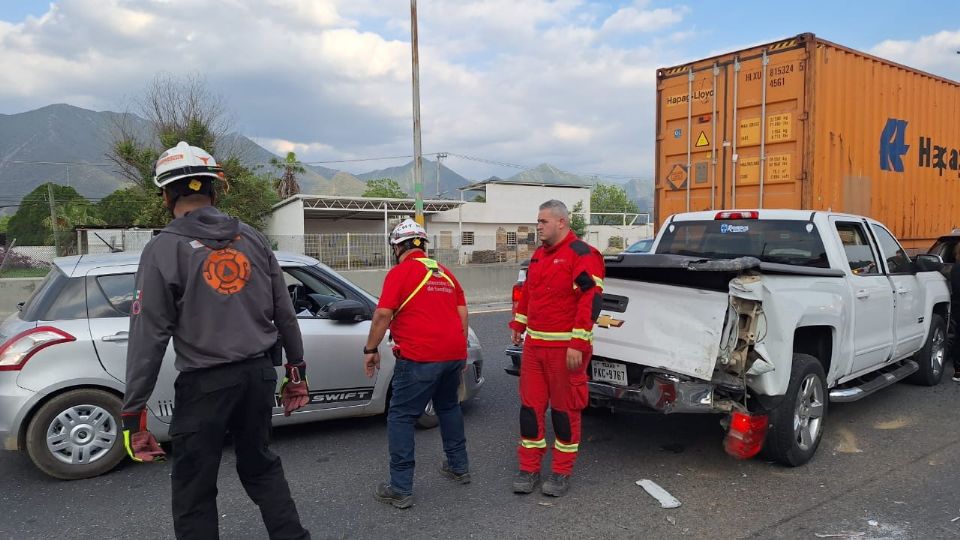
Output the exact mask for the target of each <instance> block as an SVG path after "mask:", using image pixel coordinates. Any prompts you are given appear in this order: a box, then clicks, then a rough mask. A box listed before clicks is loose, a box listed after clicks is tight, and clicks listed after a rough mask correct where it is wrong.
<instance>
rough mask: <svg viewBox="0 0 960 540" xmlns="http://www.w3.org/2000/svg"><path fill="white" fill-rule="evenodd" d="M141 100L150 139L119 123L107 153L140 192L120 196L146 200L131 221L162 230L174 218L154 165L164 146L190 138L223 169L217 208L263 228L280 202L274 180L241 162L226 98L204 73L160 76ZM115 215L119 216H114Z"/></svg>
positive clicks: (140, 108)
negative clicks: (215, 90) (208, 83)
mask: <svg viewBox="0 0 960 540" xmlns="http://www.w3.org/2000/svg"><path fill="white" fill-rule="evenodd" d="M137 104H138V106H139V113H140V116H142V117H143V118H146V119H147V120H148V121H149V122H150V125H151V128H152V133H151V135H150V137H149V138H148V140H143V139H142V137H141V136H139V135H138V134H137V133H136V132H135V130H134V129H133V128H132V127H130V126H129V125H128V124H124V123H123V121H121V122H119V123H118V125H117V130H116V133H115V135H114V140H113V144H112V148H111V151H110V153H109V156H108V157H109V158H110V159H111V160H112V161H113V162H114V163H116V164H117V167H118V168H119V172H120V173H121V174H122V175H123V176H125V177H126V178H128V179H129V180H131V181H132V182H134V183H135V184H136V185H137V186H138V187H139V189H140V191H141V193H128V194H124V195H118V196H117V198H118V199H121V200H126V199H129V200H134V201H138V202H139V203H141V204H142V206H140V207H139V208H140V209H141V210H140V212H139V213H138V214H137V216H136V217H135V218H134V221H133V225H136V226H139V227H153V228H160V227H164V226H165V225H166V224H167V223H169V222H170V219H171V218H172V215H171V213H170V211H169V210H168V209H166V208H165V207H164V206H163V199H162V198H161V197H157V196H156V192H157V187H156V186H155V185H154V183H153V174H154V164H155V163H156V161H157V158H158V157H159V156H160V153H161V152H163V150H165V149H167V148H172V147H174V146H176V145H177V143H179V142H180V141H186V142H187V143H188V144H190V145H192V146H197V147H200V148H203V149H204V150H206V151H207V152H209V153H210V154H211V155H212V156H213V157H214V159H216V160H217V163H219V164H220V165H221V166H222V167H223V171H224V177H225V178H224V179H223V180H221V181H217V182H216V185H217V192H218V197H217V206H219V207H220V209H221V210H223V211H224V212H225V213H227V214H230V215H234V216H236V217H239V218H240V219H242V220H243V221H245V222H247V223H249V224H250V225H251V226H254V227H256V228H262V226H263V224H264V218H265V214H266V213H267V212H269V210H270V208H271V207H272V206H273V205H274V204H276V202H277V196H276V193H274V191H273V188H272V179H271V178H269V177H268V176H266V175H264V176H260V175H257V174H256V173H255V172H254V171H251V170H250V169H249V168H247V167H244V166H243V165H241V162H240V159H239V157H238V156H237V152H236V151H235V150H236V149H235V148H231V147H230V143H231V141H235V140H236V139H235V138H230V137H227V134H228V133H229V132H230V130H231V125H230V122H229V115H228V114H227V111H226V109H225V107H224V105H223V100H222V98H220V97H219V96H216V95H213V94H211V93H210V91H209V90H208V89H207V86H206V82H205V81H204V80H203V78H202V77H200V76H198V75H191V76H186V77H174V76H169V75H161V76H158V77H157V78H156V79H154V81H153V83H152V85H150V86H149V87H148V88H147V89H146V91H145V93H144V96H143V97H142V98H141V99H140V100H139V101H138V102H137ZM122 118H128V117H126V116H124V117H122ZM114 215H118V214H117V213H112V214H111V216H114Z"/></svg>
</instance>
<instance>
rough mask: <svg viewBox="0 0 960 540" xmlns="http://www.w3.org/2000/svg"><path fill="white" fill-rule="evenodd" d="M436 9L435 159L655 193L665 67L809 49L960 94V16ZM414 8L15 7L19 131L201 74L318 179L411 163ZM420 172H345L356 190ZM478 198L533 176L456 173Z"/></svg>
mask: <svg viewBox="0 0 960 540" xmlns="http://www.w3.org/2000/svg"><path fill="white" fill-rule="evenodd" d="M773 5H774V3H773V2H759V1H719V0H717V1H707V0H704V1H687V2H679V3H675V2H667V1H659V0H624V1H591V0H556V1H547V0H476V1H474V0H419V2H418V7H419V31H420V40H419V41H420V57H421V67H420V79H421V111H422V117H423V151H424V153H431V152H438V151H445V152H451V153H456V154H461V155H465V156H473V157H477V158H481V159H485V160H490V161H496V162H504V163H511V164H520V165H526V166H535V165H537V164H539V163H544V162H548V163H551V164H553V165H556V166H558V167H560V168H562V169H564V170H568V171H571V172H576V173H591V174H599V175H616V176H636V177H641V178H648V177H650V176H652V174H653V161H652V155H653V122H654V86H655V72H656V68H658V67H664V66H672V65H677V64H680V63H683V62H684V61H687V60H693V59H696V58H699V57H704V56H708V55H711V54H718V53H721V52H728V51H731V50H734V49H737V48H742V47H745V46H749V45H753V44H758V43H763V42H767V41H773V40H777V39H780V38H784V37H787V36H791V35H795V34H798V33H801V32H814V33H816V34H818V35H820V36H821V37H823V38H825V39H828V40H831V41H835V42H838V43H841V44H843V45H847V46H850V47H853V48H856V49H860V50H864V51H868V52H872V53H875V54H878V55H880V56H883V57H886V58H890V59H892V60H896V61H899V62H902V63H905V64H908V65H910V66H914V67H918V68H921V69H924V70H927V71H930V72H933V73H935V74H938V75H942V76H945V77H950V78H952V79H954V80H960V54H957V51H958V50H960V3H958V2H957V0H936V1H923V2H918V1H913V2H907V1H904V2H893V1H879V0H877V1H870V2H861V1H852V0H851V1H847V0H831V1H820V0H806V1H804V2H783V3H781V4H780V5H777V6H776V7H769V6H773ZM409 8H410V6H409V2H408V1H406V0H59V1H56V2H40V1H33V0H3V1H2V2H0V113H5V114H12V113H18V112H23V111H27V110H31V109H35V108H38V107H42V106H44V105H48V104H51V103H70V104H72V105H77V106H81V107H86V108H90V109H94V110H114V111H119V110H128V109H130V106H129V104H130V103H131V101H132V99H133V98H135V97H137V96H138V95H140V94H142V92H143V90H144V88H145V87H146V86H147V85H148V84H149V82H150V81H151V80H152V79H153V77H154V76H155V75H156V74H157V73H158V72H165V73H169V74H173V75H186V74H195V73H200V74H202V75H203V76H205V77H206V80H207V83H208V85H209V86H210V88H211V89H212V90H213V91H214V92H216V93H218V94H220V95H222V96H223V98H225V100H226V102H227V104H228V106H229V108H230V110H231V111H232V113H233V116H234V118H235V125H236V127H237V128H238V130H239V131H240V132H242V133H243V134H245V135H247V136H249V137H251V138H253V139H255V140H256V141H258V142H259V143H260V144H262V145H263V146H265V147H267V148H268V149H270V150H272V151H274V152H278V153H279V152H285V151H288V150H294V151H296V152H297V155H298V156H299V157H300V158H301V159H302V160H303V161H307V162H328V161H335V160H358V159H365V158H376V157H384V156H403V155H409V154H411V153H412V149H413V142H412V128H411V110H412V105H411V88H410V80H411V69H410V9H409ZM405 161H408V159H399V160H381V161H360V162H356V161H351V162H343V163H329V164H327V166H329V167H331V168H340V169H343V170H348V171H351V172H361V171H365V170H370V169H375V168H381V167H385V166H391V165H396V164H400V163H402V162H405ZM446 163H447V165H449V166H450V167H452V168H453V169H455V170H457V171H458V172H461V174H465V175H466V176H468V177H470V178H472V179H479V178H485V177H487V176H489V175H491V174H498V175H501V176H503V175H511V174H513V173H515V172H516V170H515V169H511V168H508V167H503V166H498V165H493V164H489V163H484V162H480V161H474V160H467V159H463V158H459V157H451V158H449V159H448V160H447V162H446Z"/></svg>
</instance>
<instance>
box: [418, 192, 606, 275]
mask: <svg viewBox="0 0 960 540" xmlns="http://www.w3.org/2000/svg"><path fill="white" fill-rule="evenodd" d="M460 192H461V194H462V196H461V198H463V199H468V198H474V197H476V196H477V195H483V197H484V202H464V203H463V204H462V205H460V206H459V207H458V208H456V209H452V210H447V211H445V212H438V213H436V214H434V215H432V216H430V219H429V221H428V222H427V231H428V232H429V233H430V234H431V235H437V247H441V248H447V247H452V248H456V247H457V246H458V245H459V246H460V247H461V250H460V252H461V262H500V261H504V260H506V261H516V260H520V261H522V260H525V259H526V258H528V257H529V254H530V253H532V252H533V250H534V249H536V246H537V244H538V241H537V227H536V222H537V213H538V212H539V211H540V205H541V204H543V203H544V202H546V201H548V200H550V199H556V200H558V201H561V202H563V203H564V204H566V205H567V208H568V209H570V210H573V208H574V206H576V205H577V203H582V204H583V213H584V215H589V214H590V186H589V185H586V184H584V185H570V184H545V183H534V182H518V181H513V180H498V179H491V180H485V181H483V182H478V183H476V184H471V185H469V186H466V187H463V188H461V189H460ZM476 252H484V253H483V254H482V256H483V257H484V258H485V259H486V260H482V261H478V260H475V257H473V254H474V253H476Z"/></svg>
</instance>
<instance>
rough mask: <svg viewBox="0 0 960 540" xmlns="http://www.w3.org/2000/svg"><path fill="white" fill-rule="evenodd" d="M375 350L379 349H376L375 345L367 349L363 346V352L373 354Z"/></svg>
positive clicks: (378, 350)
mask: <svg viewBox="0 0 960 540" xmlns="http://www.w3.org/2000/svg"><path fill="white" fill-rule="evenodd" d="M375 352H380V349H378V348H376V347H374V348H372V349H368V348H367V347H366V346H364V347H363V354H373V353H375Z"/></svg>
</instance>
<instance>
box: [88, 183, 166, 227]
mask: <svg viewBox="0 0 960 540" xmlns="http://www.w3.org/2000/svg"><path fill="white" fill-rule="evenodd" d="M156 199H159V197H157V196H156V194H154V193H147V192H146V191H145V190H144V189H143V188H142V187H140V186H139V185H135V186H129V187H125V188H121V189H118V190H116V191H114V192H113V193H111V194H109V195H107V196H106V197H104V198H103V200H101V201H100V202H99V203H97V211H98V213H99V214H100V219H102V220H103V222H104V224H106V225H109V226H111V227H132V226H134V225H135V224H136V223H137V220H138V219H140V218H141V217H142V216H144V215H147V214H148V213H149V212H150V209H151V208H152V207H154V206H156V203H157V201H156Z"/></svg>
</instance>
